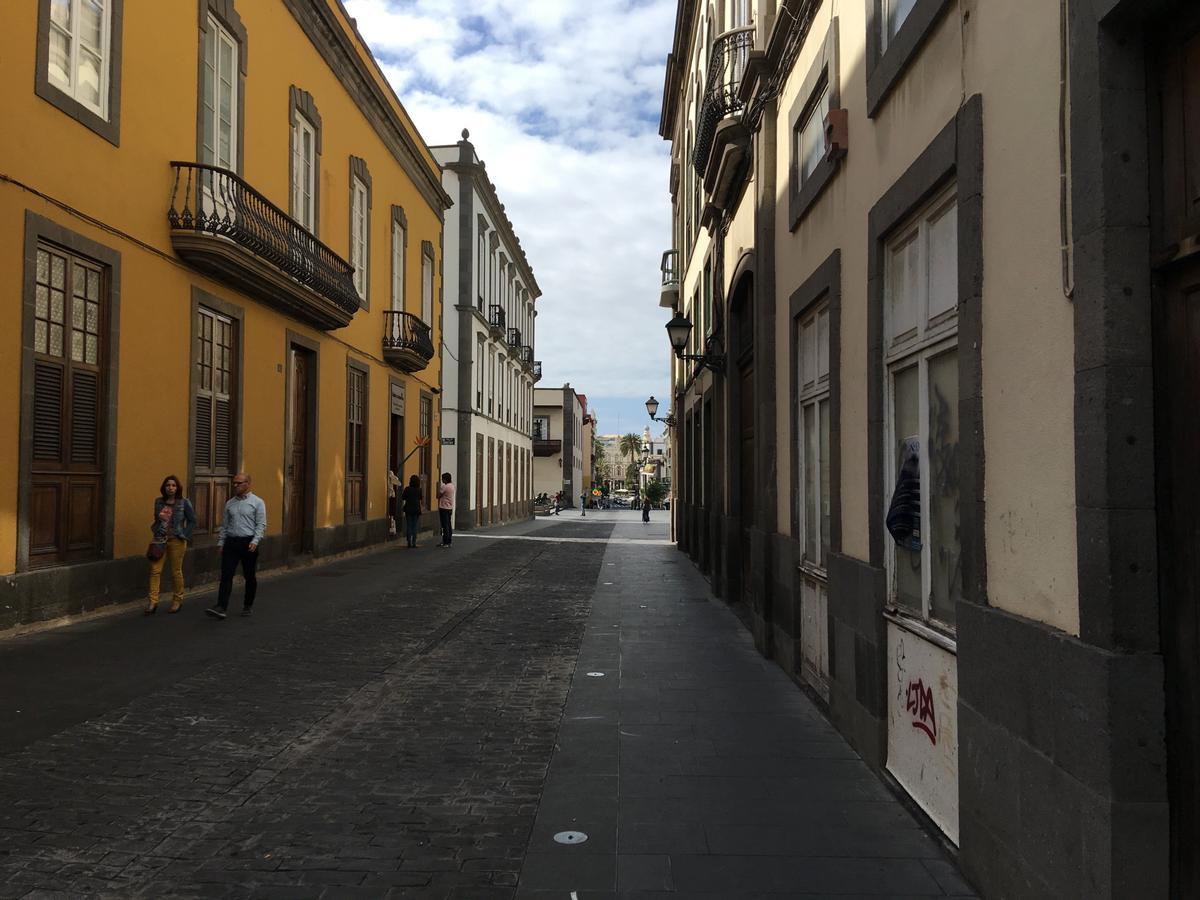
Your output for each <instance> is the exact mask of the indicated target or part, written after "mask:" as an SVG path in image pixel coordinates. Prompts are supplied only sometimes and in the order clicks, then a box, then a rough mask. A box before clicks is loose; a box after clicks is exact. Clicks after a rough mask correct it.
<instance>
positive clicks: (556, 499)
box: [554, 491, 562, 516]
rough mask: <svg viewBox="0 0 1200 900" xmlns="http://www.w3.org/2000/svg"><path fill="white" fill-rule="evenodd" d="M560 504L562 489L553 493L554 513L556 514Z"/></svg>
mask: <svg viewBox="0 0 1200 900" xmlns="http://www.w3.org/2000/svg"><path fill="white" fill-rule="evenodd" d="M560 506H562V491H559V492H558V493H556V494H555V495H554V514H555V515H556V516H557V515H558V508H559V507H560Z"/></svg>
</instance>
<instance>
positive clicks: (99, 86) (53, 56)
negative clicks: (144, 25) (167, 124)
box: [46, 0, 237, 119]
mask: <svg viewBox="0 0 1200 900" xmlns="http://www.w3.org/2000/svg"><path fill="white" fill-rule="evenodd" d="M49 38H50V46H49V54H48V57H47V72H46V74H47V77H48V79H49V81H50V84H52V85H54V87H56V88H58V89H59V90H60V91H62V92H63V93H64V94H66V95H68V96H69V97H71V98H72V99H73V100H75V101H76V102H78V103H81V104H82V105H83V106H85V107H86V108H87V109H89V110H91V111H92V112H94V113H96V115H98V116H100V117H101V118H103V119H107V118H108V94H109V82H110V80H111V79H110V71H109V70H110V69H111V68H112V66H111V62H110V60H109V48H110V45H111V43H112V3H111V0H52V2H51V3H50V35H49ZM234 47H235V49H236V44H235V45H234ZM236 70H237V69H236V65H235V66H232V67H230V69H229V73H230V78H231V80H232V79H233V73H234V72H236Z"/></svg>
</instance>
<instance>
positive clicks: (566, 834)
mask: <svg viewBox="0 0 1200 900" xmlns="http://www.w3.org/2000/svg"><path fill="white" fill-rule="evenodd" d="M554 840H555V841H556V842H557V843H559V844H582V843H583V842H584V841H586V840H587V835H586V834H584V833H583V832H582V831H560V832H559V833H558V834H556V835H555V836H554Z"/></svg>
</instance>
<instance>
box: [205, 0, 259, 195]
mask: <svg viewBox="0 0 1200 900" xmlns="http://www.w3.org/2000/svg"><path fill="white" fill-rule="evenodd" d="M199 6H200V21H199V35H200V39H199V40H198V41H197V43H196V160H197V161H199V160H200V157H201V155H202V147H201V143H202V138H201V135H202V134H203V133H204V131H203V129H204V123H203V122H202V121H201V117H202V116H203V115H204V110H203V107H202V105H201V103H200V91H201V85H202V84H203V79H204V52H203V48H204V39H203V35H204V32H206V31H208V15H209V13H212V14H213V16H215V17H216V19H217V21H218V22H220V23H221V24H222V25H223V26H224V27H225V30H226V31H228V32H229V33H230V34H231V35H233V37H234V39H235V40H236V41H237V42H238V83H237V147H236V148H235V149H234V156H235V157H236V158H237V171H238V172H239V173H241V172H244V171H245V168H244V166H245V161H246V73H247V71H248V68H247V66H248V59H247V58H248V57H249V55H250V53H249V42H248V40H247V38H246V26H245V25H243V24H242V18H241V16H239V15H238V14H237V10H236V9H234V8H233V0H200V4H199Z"/></svg>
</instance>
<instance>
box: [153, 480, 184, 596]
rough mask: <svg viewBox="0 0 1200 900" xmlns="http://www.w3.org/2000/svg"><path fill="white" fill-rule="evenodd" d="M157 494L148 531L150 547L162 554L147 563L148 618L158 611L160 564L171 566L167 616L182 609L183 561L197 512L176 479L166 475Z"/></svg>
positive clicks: (160, 578) (160, 579) (161, 568)
mask: <svg viewBox="0 0 1200 900" xmlns="http://www.w3.org/2000/svg"><path fill="white" fill-rule="evenodd" d="M158 490H159V494H160V496H158V497H156V498H155V499H154V523H153V524H152V525H151V526H150V531H151V533H152V534H153V535H154V543H153V544H151V547H154V546H155V545H157V546H158V547H159V548H161V552H159V554H158V556H157V557H156V558H153V559H151V560H150V589H149V591H148V592H147V593H148V599H147V602H148V605H147V606H146V610H145V612H146V615H148V616H150V615H153V614H154V613H155V612H157V611H158V589H159V584H160V583H161V581H162V570H163V564H164V563H167V562H170V564H171V580H172V582H173V584H174V586H175V593H174V596H173V597H172V598H171V608H170V609H169V610H167V612H173V613H177V612H179V608H180V607H181V606H182V605H183V557H184V554H185V553H187V545H188V541H190V540H191V539H192V529H193V528H195V527H196V511H195V510H194V509H192V504H191V502H190V501H189V500H188V499H187V498H186V497H184V496H183V489H182V488H181V487H180V484H179V479H178V478H176V477H175V476H174V475H168V476H167V477H166V478H164V479H163V483H162V485H161V486H160V487H159V489H158Z"/></svg>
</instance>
